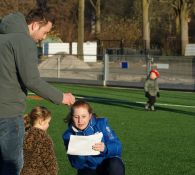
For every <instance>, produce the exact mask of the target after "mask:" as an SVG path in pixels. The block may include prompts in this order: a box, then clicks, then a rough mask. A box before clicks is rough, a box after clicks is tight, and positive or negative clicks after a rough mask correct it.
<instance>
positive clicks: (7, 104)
mask: <svg viewBox="0 0 195 175" xmlns="http://www.w3.org/2000/svg"><path fill="white" fill-rule="evenodd" d="M53 23H54V18H53V14H52V13H51V9H49V8H44V9H40V8H37V9H33V10H31V11H30V12H29V13H28V14H27V16H26V18H25V17H24V15H23V14H21V13H20V12H15V13H11V14H9V15H7V16H5V17H4V18H2V20H1V23H0V82H1V83H0V174H1V175H19V174H20V171H21V168H22V165H23V154H22V150H23V147H22V145H23V137H24V123H23V118H22V116H23V112H24V110H25V99H26V96H27V91H28V90H30V91H32V92H34V93H35V94H37V95H38V96H41V97H42V98H44V99H46V100H49V101H51V102H53V103H55V104H66V105H71V104H73V103H74V102H75V97H74V96H73V95H72V94H71V93H63V92H61V91H59V90H58V89H56V88H54V87H53V86H51V85H50V84H48V83H47V82H45V81H44V80H42V79H41V78H40V75H39V71H38V65H37V63H38V61H37V60H38V59H37V47H36V42H38V41H41V40H43V39H44V38H46V36H47V34H48V32H49V31H50V30H51V28H52V24H53Z"/></svg>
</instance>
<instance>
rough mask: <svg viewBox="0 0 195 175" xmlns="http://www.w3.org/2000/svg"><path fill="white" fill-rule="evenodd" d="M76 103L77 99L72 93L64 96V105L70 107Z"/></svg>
mask: <svg viewBox="0 0 195 175" xmlns="http://www.w3.org/2000/svg"><path fill="white" fill-rule="evenodd" d="M74 102H75V97H74V96H73V95H72V94H71V93H64V94H63V101H62V103H63V104H65V105H68V106H71V105H72V104H74Z"/></svg>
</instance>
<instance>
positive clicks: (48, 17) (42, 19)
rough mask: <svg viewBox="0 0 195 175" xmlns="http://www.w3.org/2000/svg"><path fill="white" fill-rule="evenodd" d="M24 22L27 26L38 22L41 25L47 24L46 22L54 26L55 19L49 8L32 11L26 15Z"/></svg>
mask: <svg viewBox="0 0 195 175" xmlns="http://www.w3.org/2000/svg"><path fill="white" fill-rule="evenodd" d="M26 22H27V24H28V25H29V24H31V23H32V22H39V23H41V24H43V25H45V24H47V23H48V22H51V23H52V24H54V22H55V18H54V14H53V9H52V8H49V7H48V8H45V9H41V8H37V9H33V10H31V11H30V12H29V13H28V14H27V15H26Z"/></svg>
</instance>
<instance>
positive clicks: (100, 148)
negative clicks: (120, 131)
mask: <svg viewBox="0 0 195 175" xmlns="http://www.w3.org/2000/svg"><path fill="white" fill-rule="evenodd" d="M92 149H93V150H95V151H100V152H104V149H105V145H104V142H100V143H96V144H95V145H93V146H92Z"/></svg>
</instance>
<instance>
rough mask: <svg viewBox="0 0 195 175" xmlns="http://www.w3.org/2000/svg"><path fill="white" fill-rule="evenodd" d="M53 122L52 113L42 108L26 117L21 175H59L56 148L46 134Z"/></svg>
mask: <svg viewBox="0 0 195 175" xmlns="http://www.w3.org/2000/svg"><path fill="white" fill-rule="evenodd" d="M50 121H51V113H50V111H49V110H48V109H47V108H45V107H42V106H38V107H35V108H34V109H32V111H31V112H30V114H28V115H26V116H24V123H25V129H26V134H25V137H24V145H23V147H24V166H23V169H22V172H21V175H27V174H28V175H32V174H33V175H57V173H58V165H57V161H56V156H55V153H54V146H53V142H52V140H51V138H50V136H49V135H48V134H47V133H46V131H47V129H48V127H49V123H50Z"/></svg>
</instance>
